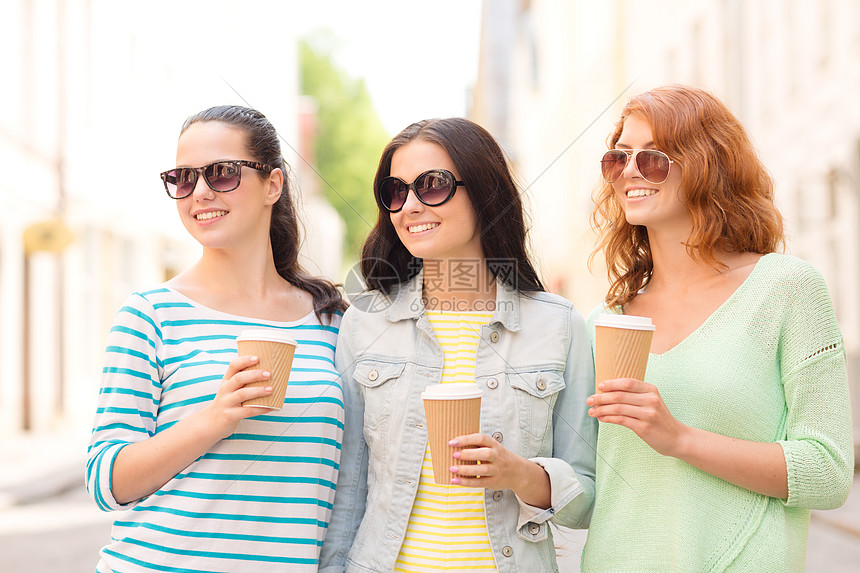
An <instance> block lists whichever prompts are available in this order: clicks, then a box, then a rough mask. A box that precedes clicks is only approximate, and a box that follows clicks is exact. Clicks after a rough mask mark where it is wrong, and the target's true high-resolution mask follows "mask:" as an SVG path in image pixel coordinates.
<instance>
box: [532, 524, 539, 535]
mask: <svg viewBox="0 0 860 573" xmlns="http://www.w3.org/2000/svg"><path fill="white" fill-rule="evenodd" d="M529 533H531V534H532V535H537V534H538V533H540V525H538V524H537V523H529Z"/></svg>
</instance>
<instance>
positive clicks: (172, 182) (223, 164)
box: [161, 159, 272, 199]
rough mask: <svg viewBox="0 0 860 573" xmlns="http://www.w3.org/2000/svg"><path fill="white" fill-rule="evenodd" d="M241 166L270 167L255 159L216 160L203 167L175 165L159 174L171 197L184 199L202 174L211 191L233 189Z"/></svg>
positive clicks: (240, 174) (238, 178)
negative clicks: (175, 166) (173, 167)
mask: <svg viewBox="0 0 860 573" xmlns="http://www.w3.org/2000/svg"><path fill="white" fill-rule="evenodd" d="M242 166H245V167H250V168H251V169H256V170H257V171H271V170H272V168H271V167H269V166H268V165H266V164H264V163H259V162H257V161H243V160H241V159H234V160H231V161H216V162H215V163H210V164H209V165H204V166H203V167H177V168H176V169H171V170H170V171H165V172H164V173H162V174H161V180H162V181H163V182H164V189H165V190H166V191H167V195H168V196H169V197H170V198H171V199H184V198H185V197H188V196H189V195H191V194H192V193H193V192H194V188H195V187H196V186H197V178H198V177H199V176H200V174H201V173H202V174H203V180H204V181H206V184H207V185H208V186H209V188H210V189H212V190H213V191H218V192H219V193H224V192H226V191H233V190H234V189H236V188H237V187H239V183H241V182H242Z"/></svg>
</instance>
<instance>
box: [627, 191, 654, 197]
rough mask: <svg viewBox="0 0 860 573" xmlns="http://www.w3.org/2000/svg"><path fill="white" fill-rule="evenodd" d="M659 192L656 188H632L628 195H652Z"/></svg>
mask: <svg viewBox="0 0 860 573" xmlns="http://www.w3.org/2000/svg"><path fill="white" fill-rule="evenodd" d="M655 193H657V190H656V189H631V190H630V191H628V192H627V196H628V197H650V196H651V195H654V194H655Z"/></svg>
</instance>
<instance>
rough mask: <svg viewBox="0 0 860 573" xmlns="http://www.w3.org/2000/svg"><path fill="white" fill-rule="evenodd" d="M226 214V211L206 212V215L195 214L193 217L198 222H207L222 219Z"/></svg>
mask: <svg viewBox="0 0 860 573" xmlns="http://www.w3.org/2000/svg"><path fill="white" fill-rule="evenodd" d="M226 214H227V211H208V212H206V213H197V215H195V216H194V217H195V218H196V219H197V220H198V221H207V220H209V219H214V218H215V217H223V216H224V215H226Z"/></svg>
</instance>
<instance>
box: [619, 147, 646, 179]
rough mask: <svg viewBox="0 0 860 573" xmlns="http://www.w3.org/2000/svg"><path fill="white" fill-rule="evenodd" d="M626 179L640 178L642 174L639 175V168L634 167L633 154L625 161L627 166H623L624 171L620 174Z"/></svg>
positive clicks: (634, 157)
mask: <svg viewBox="0 0 860 573" xmlns="http://www.w3.org/2000/svg"><path fill="white" fill-rule="evenodd" d="M621 175H623V176H624V177H625V178H627V179H633V178H634V177H641V176H642V174H641V173H639V168H638V167H636V154H635V153H633V154H632V155H630V157H629V158H628V159H627V165H625V166H624V171H623V172H622V173H621Z"/></svg>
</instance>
